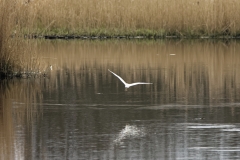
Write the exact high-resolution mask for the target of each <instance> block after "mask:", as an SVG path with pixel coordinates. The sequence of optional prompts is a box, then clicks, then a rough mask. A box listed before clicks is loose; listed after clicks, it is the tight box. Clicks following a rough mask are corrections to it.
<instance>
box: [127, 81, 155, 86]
mask: <svg viewBox="0 0 240 160" xmlns="http://www.w3.org/2000/svg"><path fill="white" fill-rule="evenodd" d="M139 84H152V83H147V82H136V83H131V84H129V85H130V86H135V85H139Z"/></svg>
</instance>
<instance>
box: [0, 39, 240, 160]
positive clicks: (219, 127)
mask: <svg viewBox="0 0 240 160" xmlns="http://www.w3.org/2000/svg"><path fill="white" fill-rule="evenodd" d="M36 43H37V45H38V50H37V54H38V56H39V60H40V61H41V64H42V65H41V67H42V68H43V69H45V72H46V77H45V78H44V77H41V78H36V79H34V78H30V79H20V80H19V79H13V80H9V81H1V92H0V93H1V104H0V106H1V110H0V113H1V117H2V118H1V120H0V128H1V129H0V143H1V145H0V146H2V147H0V159H74V160H75V159H238V158H239V156H240V143H239V142H240V138H239V135H240V119H239V115H240V95H239V94H240V92H239V91H240V71H239V68H240V54H239V51H240V43H239V42H238V41H229V42H223V41H200V40H194V41H175V40H170V41H160V40H159V41H127V40H118V41H116V40H114V41H41V42H39V41H37V42H36ZM50 65H52V70H50V68H49V66H50ZM108 69H110V70H112V71H114V72H115V73H117V74H118V75H120V76H121V77H122V78H123V79H124V80H126V81H127V82H129V83H131V82H136V81H144V82H152V83H153V84H152V85H138V86H134V87H130V88H129V89H128V90H127V91H125V88H124V85H123V84H122V83H121V81H119V79H118V78H116V77H115V76H114V75H113V74H111V73H110V72H108Z"/></svg>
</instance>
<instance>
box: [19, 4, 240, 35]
mask: <svg viewBox="0 0 240 160" xmlns="http://www.w3.org/2000/svg"><path fill="white" fill-rule="evenodd" d="M23 2H24V1H22V2H19V3H22V7H20V8H21V10H24V11H25V13H21V14H22V16H21V20H20V23H21V27H23V28H25V32H27V33H29V32H30V33H37V34H91V33H92V34H157V35H168V34H170V35H176V34H177V35H219V34H221V35H237V34H239V33H240V32H239V31H240V19H239V16H240V12H239V10H240V1H238V0H228V1H226V0H201V1H200V0H150V1H147V0H71V1H68V0H51V1H50V0H29V1H28V3H24V4H23Z"/></svg>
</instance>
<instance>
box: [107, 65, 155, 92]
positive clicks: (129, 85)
mask: <svg viewBox="0 0 240 160" xmlns="http://www.w3.org/2000/svg"><path fill="white" fill-rule="evenodd" d="M108 71H109V72H111V73H112V74H114V75H115V76H116V77H117V78H118V79H120V80H121V81H122V83H123V84H124V85H125V88H126V89H127V88H129V87H132V86H135V85H138V84H152V83H146V82H136V83H130V84H129V83H126V82H125V81H124V80H123V79H122V78H121V77H120V76H119V75H117V74H116V73H114V72H112V71H110V70H109V69H108Z"/></svg>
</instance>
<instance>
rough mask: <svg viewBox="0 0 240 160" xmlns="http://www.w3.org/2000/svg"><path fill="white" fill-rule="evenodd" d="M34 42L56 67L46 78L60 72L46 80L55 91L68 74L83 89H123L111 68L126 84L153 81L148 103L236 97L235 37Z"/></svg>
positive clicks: (237, 56) (238, 76)
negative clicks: (180, 40)
mask: <svg viewBox="0 0 240 160" xmlns="http://www.w3.org/2000/svg"><path fill="white" fill-rule="evenodd" d="M39 46H40V49H39V53H40V55H41V56H42V59H43V61H44V62H45V63H46V65H45V66H47V65H49V64H51V65H53V69H55V71H56V72H54V73H53V74H52V75H51V76H53V77H56V75H58V76H59V82H58V81H56V80H55V78H51V79H50V81H51V82H50V83H49V84H51V87H56V88H55V89H58V88H59V86H60V85H61V87H64V77H66V75H71V76H69V77H68V79H69V83H73V85H75V86H76V88H79V89H80V88H81V90H84V91H86V90H87V88H88V86H89V85H93V86H94V88H95V92H102V91H100V90H99V88H101V87H100V86H99V85H103V86H105V85H109V84H111V85H113V86H115V87H116V88H117V89H118V90H122V88H123V87H122V84H121V82H119V81H116V79H115V78H114V77H112V75H111V74H109V73H108V69H110V70H114V71H115V72H116V73H118V75H121V77H122V78H123V79H124V80H125V81H126V82H129V83H131V82H135V81H144V82H152V83H154V85H153V86H148V87H147V88H148V89H149V90H148V91H149V92H150V91H151V93H152V94H151V103H156V104H159V103H171V102H172V101H173V102H179V103H184V104H193V103H201V104H203V103H215V102H216V103H219V102H221V101H223V102H225V101H229V102H232V101H234V100H235V99H236V98H238V97H239V92H238V91H239V87H240V83H239V81H240V72H239V71H238V68H239V65H240V64H239V60H240V54H238V51H239V49H240V44H239V43H237V42H236V41H231V42H228V43H224V42H222V41H200V40H196V41H183V42H179V41H173V40H171V41H124V40H123V41H121V40H120V41H70V42H69V41H51V42H49V41H44V42H43V43H42V44H41V45H39ZM85 74H87V75H85ZM145 87H146V86H145ZM51 90H54V89H53V88H51V89H50V90H49V91H50V92H51ZM63 90H64V88H63ZM132 90H133V93H134V89H132ZM76 94H77V93H76Z"/></svg>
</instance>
